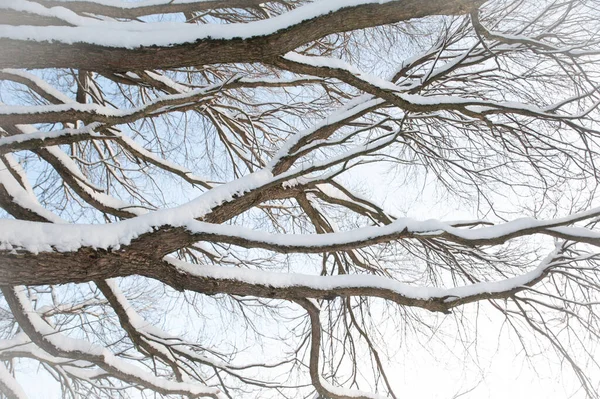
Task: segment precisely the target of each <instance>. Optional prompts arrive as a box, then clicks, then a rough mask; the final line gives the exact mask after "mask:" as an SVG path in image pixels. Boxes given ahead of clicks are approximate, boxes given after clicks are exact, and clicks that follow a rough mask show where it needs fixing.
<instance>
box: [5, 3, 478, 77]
mask: <svg viewBox="0 0 600 399" xmlns="http://www.w3.org/2000/svg"><path fill="white" fill-rule="evenodd" d="M354 3H355V4H356V5H353V6H346V5H347V3H346V2H345V1H341V0H337V1H328V2H327V5H326V6H324V5H323V4H324V3H322V2H318V3H312V4H308V5H305V6H302V7H299V8H297V9H295V10H292V11H290V12H288V13H285V14H283V15H281V16H278V17H274V18H270V19H268V20H264V21H258V22H252V23H247V24H230V25H210V26H209V25H205V26H198V25H191V24H184V23H180V24H175V25H170V27H168V28H167V27H165V25H153V24H140V23H137V24H135V25H126V24H128V23H121V25H119V24H118V23H107V24H106V26H104V25H103V24H102V23H98V24H94V25H90V26H80V27H56V26H53V27H40V28H36V30H31V29H30V28H28V27H26V26H17V27H14V26H3V27H0V68H4V67H13V68H76V69H84V70H88V71H128V70H148V69H169V68H180V67H186V66H198V65H206V64H215V63H230V62H236V63H238V62H262V61H265V60H267V59H269V58H272V57H276V56H278V55H280V54H285V53H287V52H288V51H291V50H294V49H295V48H297V47H299V46H301V45H303V44H306V43H309V42H311V41H313V40H316V39H319V38H321V37H324V36H327V35H329V34H332V33H337V32H347V31H351V30H356V29H363V28H368V27H373V26H378V25H384V24H390V23H395V22H400V21H406V20H409V19H413V18H422V17H426V16H431V15H457V14H465V13H469V12H471V11H472V10H474V9H475V8H477V7H478V6H479V5H481V4H482V3H483V1H482V0H451V1H443V2H438V1H436V2H423V1H419V0H402V1H400V0H390V1H387V2H384V3H381V2H379V1H377V2H373V1H371V0H364V1H359V2H354ZM144 25H147V27H146V28H144ZM107 28H111V29H107ZM128 28H131V30H130V31H128V30H127V29H128ZM133 28H135V29H137V31H136V30H133Z"/></svg>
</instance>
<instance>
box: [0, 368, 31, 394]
mask: <svg viewBox="0 0 600 399" xmlns="http://www.w3.org/2000/svg"><path fill="white" fill-rule="evenodd" d="M2 385H4V386H5V387H6V389H7V390H8V391H9V392H6V394H7V395H8V397H14V398H17V399H26V398H27V395H25V392H24V391H23V389H22V388H21V386H20V385H19V384H18V383H17V381H16V380H15V379H14V377H13V376H12V375H11V373H10V372H9V371H8V369H7V368H6V366H5V365H4V363H3V362H0V388H1V387H2ZM9 394H10V395H9Z"/></svg>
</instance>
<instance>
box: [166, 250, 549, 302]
mask: <svg viewBox="0 0 600 399" xmlns="http://www.w3.org/2000/svg"><path fill="white" fill-rule="evenodd" d="M558 251H559V249H558V247H557V249H555V250H554V251H553V252H552V253H550V254H549V255H548V256H547V257H546V258H544V260H542V262H540V264H539V265H538V266H537V267H536V268H535V269H533V270H531V271H529V272H527V273H524V274H522V275H520V276H516V277H511V278H507V279H505V280H501V281H490V282H480V283H475V284H470V285H464V286H459V287H452V288H440V287H427V286H414V285H409V284H405V283H401V282H399V281H396V280H393V279H391V278H389V277H384V276H377V275H370V274H343V275H336V276H318V275H308V274H300V273H276V272H267V271H262V270H250V269H242V268H234V267H222V266H209V265H202V266H199V265H194V264H190V263H186V262H182V261H180V260H177V259H175V258H172V257H165V258H164V260H165V261H166V262H168V263H170V264H172V265H173V266H175V267H176V268H178V269H179V270H181V271H183V272H186V273H188V274H190V275H193V276H197V277H203V278H210V279H215V280H229V281H239V282H241V283H245V284H252V285H261V286H268V287H272V288H274V289H279V288H281V289H283V288H289V287H305V288H310V289H313V290H317V291H323V292H325V291H328V292H332V291H333V292H335V291H336V290H340V289H350V288H373V289H377V290H382V291H391V292H393V293H395V294H398V295H401V296H403V297H405V298H410V299H416V300H431V299H439V298H446V302H452V301H454V300H457V299H460V298H465V297H471V296H475V295H480V294H485V293H500V292H506V291H510V290H513V289H516V288H520V287H523V286H525V285H527V284H529V283H531V282H532V281H534V280H536V279H537V278H539V277H540V276H541V275H542V274H543V273H544V272H545V271H546V270H547V269H548V268H549V267H550V266H552V264H553V263H552V261H553V260H554V258H555V257H556V255H557V253H558Z"/></svg>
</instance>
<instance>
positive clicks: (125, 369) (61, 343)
mask: <svg viewBox="0 0 600 399" xmlns="http://www.w3.org/2000/svg"><path fill="white" fill-rule="evenodd" d="M15 295H16V296H17V299H18V300H19V304H20V306H21V308H22V309H23V312H24V313H25V315H27V317H28V319H29V322H30V323H31V324H32V326H33V328H35V330H36V331H37V332H38V333H39V334H41V335H42V336H43V337H44V338H43V339H44V340H46V341H48V342H49V343H50V344H51V345H53V346H54V347H56V348H58V350H59V351H61V352H66V353H69V352H71V353H80V354H84V356H88V357H90V359H101V362H100V363H102V364H101V366H102V367H103V368H114V369H117V370H119V372H120V373H125V374H128V375H130V376H133V377H135V378H137V379H139V380H143V381H148V382H149V383H151V384H153V385H154V386H156V387H160V388H162V389H165V390H169V391H175V392H177V391H186V392H190V393H191V394H193V395H197V396H200V395H212V396H219V395H220V391H219V390H218V389H216V388H211V387H207V386H202V385H195V384H190V383H185V382H176V381H170V380H166V379H163V378H156V376H154V374H150V373H147V372H145V371H144V370H142V369H141V368H139V367H137V366H135V365H133V364H131V363H128V362H126V361H124V360H122V359H120V358H118V357H117V356H115V355H114V354H113V353H112V352H110V351H109V350H108V349H106V348H104V347H102V346H98V345H95V344H93V343H91V342H88V341H84V340H82V339H75V338H71V337H67V336H65V335H62V334H61V333H59V332H57V331H56V330H54V328H52V327H51V326H50V325H49V324H47V323H46V322H45V321H44V320H43V319H42V318H41V316H40V315H39V314H38V312H36V310H35V309H34V308H33V306H32V305H31V302H30V301H29V299H28V298H27V295H26V288H25V287H15ZM93 361H94V362H95V363H97V362H98V360H93Z"/></svg>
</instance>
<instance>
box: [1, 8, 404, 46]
mask: <svg viewBox="0 0 600 399" xmlns="http://www.w3.org/2000/svg"><path fill="white" fill-rule="evenodd" d="M389 1H397V0H321V1H317V2H314V3H309V4H307V5H304V6H301V7H298V8H295V9H293V10H291V11H289V12H286V13H284V14H282V15H278V16H275V17H273V18H269V19H267V20H263V21H255V22H249V23H234V24H226V25H224V24H204V25H194V24H186V23H176V22H154V23H141V22H137V21H129V22H113V21H99V20H93V19H91V18H85V17H79V16H75V15H72V14H74V13H72V12H70V11H68V10H66V9H65V8H64V7H53V8H51V9H45V10H41V9H40V8H39V5H35V3H34V4H33V5H32V4H30V3H29V2H26V1H24V0H9V3H7V4H6V5H4V7H5V8H8V6H9V5H10V7H11V8H22V9H27V10H28V11H29V12H35V13H38V14H39V15H45V16H47V15H51V16H56V17H58V18H61V19H64V20H66V21H68V22H70V23H72V24H74V25H79V26H75V27H65V26H42V27H40V26H8V25H0V37H3V38H6V39H15V40H28V41H40V42H61V43H67V44H73V43H90V44H97V45H101V46H109V47H126V48H135V47H140V46H169V45H176V44H182V43H192V42H195V41H196V40H201V39H207V38H211V39H233V38H242V39H248V38H251V37H256V36H266V35H270V34H273V33H275V32H277V31H280V30H284V29H287V28H290V27H291V26H294V25H297V24H299V23H301V22H302V21H305V20H310V19H313V18H316V17H319V16H323V15H326V14H329V13H331V12H335V11H337V10H339V9H341V8H346V7H353V6H359V5H363V4H381V3H386V2H389Z"/></svg>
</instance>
